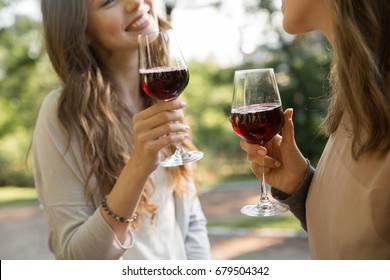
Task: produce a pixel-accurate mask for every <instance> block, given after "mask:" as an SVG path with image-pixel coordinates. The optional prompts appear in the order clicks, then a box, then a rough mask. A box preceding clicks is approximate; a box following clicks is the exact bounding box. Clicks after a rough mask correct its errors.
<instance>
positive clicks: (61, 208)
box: [32, 0, 210, 259]
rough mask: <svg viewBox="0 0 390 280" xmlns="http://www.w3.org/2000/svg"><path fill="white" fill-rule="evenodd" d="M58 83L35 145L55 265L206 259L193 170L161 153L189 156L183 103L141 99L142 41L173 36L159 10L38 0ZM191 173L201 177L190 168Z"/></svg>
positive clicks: (146, 5) (145, 4) (136, 3)
mask: <svg viewBox="0 0 390 280" xmlns="http://www.w3.org/2000/svg"><path fill="white" fill-rule="evenodd" d="M41 10H42V16H43V26H44V35H45V41H46V48H47V53H48V55H49V58H50V61H51V63H52V65H53V68H54V69H55V71H56V73H57V74H58V76H59V78H60V79H61V81H62V84H61V86H60V87H59V88H57V89H55V90H53V91H52V92H50V93H49V95H48V96H47V97H46V98H45V100H44V102H43V104H42V106H41V109H40V113H39V117H38V120H37V123H36V129H35V133H34V139H33V150H32V151H33V164H34V178H35V183H36V188H37V191H38V194H39V198H40V201H41V203H42V205H43V207H44V212H45V217H46V220H47V223H48V229H49V246H50V249H51V251H52V252H53V253H54V255H55V257H56V258H58V259H121V258H123V259H209V258H210V245H209V240H208V236H207V231H206V219H205V216H204V214H203V212H202V210H201V206H200V203H199V199H198V196H197V191H196V186H195V178H194V175H193V170H192V169H190V168H189V167H188V166H182V167H176V168H163V167H160V166H159V153H160V152H165V153H166V154H168V153H172V151H171V147H172V145H173V144H174V143H177V142H183V144H184V146H185V147H190V146H192V144H191V142H190V140H189V131H188V130H189V127H188V126H187V125H186V124H185V121H184V116H183V108H184V107H185V103H184V102H183V101H180V100H174V101H170V102H156V101H154V100H153V99H151V98H150V97H148V96H147V95H146V94H144V93H142V92H141V90H140V86H139V74H138V49H137V48H138V41H137V36H138V34H141V33H150V32H153V31H158V30H162V29H167V28H170V26H169V24H168V23H167V22H165V21H164V20H163V19H161V18H159V17H158V16H157V14H156V11H155V7H154V3H153V0H114V1H108V0H42V1H41ZM192 168H193V167H192Z"/></svg>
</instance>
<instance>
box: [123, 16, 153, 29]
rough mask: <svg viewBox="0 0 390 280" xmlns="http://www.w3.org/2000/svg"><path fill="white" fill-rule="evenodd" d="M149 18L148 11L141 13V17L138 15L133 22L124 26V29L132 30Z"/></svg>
mask: <svg viewBox="0 0 390 280" xmlns="http://www.w3.org/2000/svg"><path fill="white" fill-rule="evenodd" d="M149 18H150V15H149V13H145V14H143V15H142V17H140V18H139V19H137V20H136V21H135V22H133V23H132V24H131V25H129V26H128V27H127V28H126V31H130V30H134V29H137V28H139V27H141V26H142V25H144V24H145V23H147V22H148V21H149Z"/></svg>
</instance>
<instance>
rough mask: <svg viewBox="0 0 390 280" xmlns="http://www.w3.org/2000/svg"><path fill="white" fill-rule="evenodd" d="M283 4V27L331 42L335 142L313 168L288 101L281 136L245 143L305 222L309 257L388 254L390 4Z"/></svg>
mask: <svg viewBox="0 0 390 280" xmlns="http://www.w3.org/2000/svg"><path fill="white" fill-rule="evenodd" d="M282 12H283V16H284V17H283V27H284V29H285V30H286V32H288V33H290V34H300V33H305V32H311V31H314V30H319V31H321V32H323V34H324V35H325V36H326V38H327V39H328V41H329V42H330V43H331V45H332V46H333V50H334V51H333V55H334V60H333V65H332V70H331V75H330V81H331V85H332V91H331V95H330V103H329V108H328V112H327V115H326V117H325V119H324V122H323V131H324V132H325V134H326V135H327V136H329V140H328V143H327V145H326V147H325V150H324V151H323V154H322V156H321V159H320V161H319V162H318V165H317V168H316V169H315V170H314V168H313V167H312V166H310V164H308V162H307V161H306V160H305V158H304V157H303V155H302V154H301V152H300V151H299V149H298V147H297V145H296V143H295V140H294V129H293V122H292V114H293V111H292V109H287V110H286V112H285V125H284V128H283V131H282V136H280V135H278V136H276V137H275V138H274V139H273V140H272V141H270V142H269V143H268V144H267V145H266V148H262V147H261V146H260V145H253V144H249V143H248V142H246V141H241V147H242V148H243V150H245V151H246V152H247V154H248V158H249V159H250V160H251V162H252V163H251V168H252V171H253V172H254V173H255V174H256V175H257V176H259V175H260V173H261V172H260V171H261V170H262V169H264V170H265V172H266V173H267V175H266V180H267V182H269V183H270V184H271V185H272V186H273V188H272V192H273V195H274V197H276V198H277V199H279V200H281V201H283V202H284V203H287V204H289V205H290V208H291V210H292V212H293V213H294V214H295V215H296V216H297V217H298V218H299V219H300V221H301V222H302V225H303V227H304V228H305V229H306V230H307V233H308V239H309V247H310V253H311V256H312V257H313V258H316V259H317V258H318V259H390V72H389V71H390V57H389V54H390V29H389V26H390V2H389V1H387V0H284V1H283V4H282ZM263 162H264V163H263Z"/></svg>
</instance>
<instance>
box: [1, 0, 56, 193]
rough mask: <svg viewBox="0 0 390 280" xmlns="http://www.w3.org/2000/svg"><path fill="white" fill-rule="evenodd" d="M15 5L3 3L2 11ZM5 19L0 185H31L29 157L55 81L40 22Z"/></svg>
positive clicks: (2, 0)
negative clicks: (45, 100) (40, 110)
mask: <svg viewBox="0 0 390 280" xmlns="http://www.w3.org/2000/svg"><path fill="white" fill-rule="evenodd" d="M15 2H17V1H11V0H7V1H5V0H1V1H0V8H1V9H2V10H3V9H5V8H6V7H8V6H9V5H11V4H14V3H15ZM3 11H4V10H3ZM1 18H3V17H0V42H1V44H0V186H4V185H16V186H26V185H27V186H31V185H32V177H31V174H30V172H29V171H28V169H27V168H26V157H27V155H28V151H29V146H30V143H31V135H32V131H33V128H34V125H35V118H36V114H37V112H38V107H39V105H40V103H41V100H42V98H43V96H44V94H46V93H47V89H48V87H50V86H53V84H54V80H55V78H54V75H52V73H51V70H50V68H49V64H48V61H47V58H46V56H45V55H44V54H43V51H42V45H41V38H40V23H39V22H37V21H34V20H33V19H32V18H31V17H28V16H23V15H16V16H15V17H14V18H11V19H9V20H13V23H11V24H10V23H9V22H8V23H7V22H4V20H2V19H1ZM3 19H4V18H3Z"/></svg>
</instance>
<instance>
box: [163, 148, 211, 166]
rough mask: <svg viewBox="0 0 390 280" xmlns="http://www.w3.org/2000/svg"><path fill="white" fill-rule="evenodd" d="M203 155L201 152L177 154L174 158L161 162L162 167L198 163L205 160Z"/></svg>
mask: <svg viewBox="0 0 390 280" xmlns="http://www.w3.org/2000/svg"><path fill="white" fill-rule="evenodd" d="M203 155H204V154H203V152H200V151H191V152H184V153H175V154H173V155H172V156H170V157H168V158H166V159H164V160H163V161H161V162H160V165H161V166H163V167H174V166H181V165H184V164H186V163H190V162H194V161H198V160H200V159H202V158H203Z"/></svg>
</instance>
